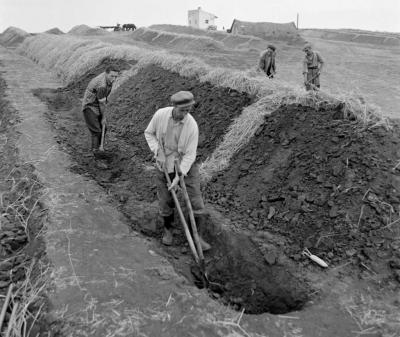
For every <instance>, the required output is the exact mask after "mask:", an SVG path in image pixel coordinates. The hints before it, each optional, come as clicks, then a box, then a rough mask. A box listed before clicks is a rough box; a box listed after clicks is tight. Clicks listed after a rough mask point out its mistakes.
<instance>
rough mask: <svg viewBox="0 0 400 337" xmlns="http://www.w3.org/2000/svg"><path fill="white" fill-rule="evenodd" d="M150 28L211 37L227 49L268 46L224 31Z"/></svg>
mask: <svg viewBox="0 0 400 337" xmlns="http://www.w3.org/2000/svg"><path fill="white" fill-rule="evenodd" d="M150 28H151V29H155V30H160V31H165V32H171V33H178V34H185V35H192V36H193V37H196V36H204V37H209V38H212V39H213V40H215V41H218V42H220V43H221V44H223V46H224V47H225V48H227V49H234V50H235V49H242V50H249V49H257V50H264V49H266V48H267V46H268V42H267V41H265V40H264V39H261V38H259V37H256V36H250V35H241V34H229V33H227V32H223V31H207V30H204V29H197V28H193V27H187V26H178V25H152V26H150Z"/></svg>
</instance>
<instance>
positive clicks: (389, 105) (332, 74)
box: [0, 25, 400, 118]
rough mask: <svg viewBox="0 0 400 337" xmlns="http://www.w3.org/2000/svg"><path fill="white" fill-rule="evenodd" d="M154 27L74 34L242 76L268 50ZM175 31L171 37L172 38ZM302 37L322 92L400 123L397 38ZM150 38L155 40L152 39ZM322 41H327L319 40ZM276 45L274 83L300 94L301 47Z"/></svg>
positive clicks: (234, 39) (309, 33) (254, 42)
mask: <svg viewBox="0 0 400 337" xmlns="http://www.w3.org/2000/svg"><path fill="white" fill-rule="evenodd" d="M153 27H154V28H157V29H158V31H154V30H151V29H150V30H146V29H142V30H143V32H141V31H140V30H139V32H133V33H132V32H104V33H103V34H99V33H98V32H97V31H96V32H97V34H95V35H91V34H89V33H90V27H86V26H85V27H83V26H82V27H78V28H80V29H81V30H83V28H85V31H84V32H83V33H79V30H78V31H77V32H76V33H75V34H77V35H79V37H80V38H84V39H88V40H100V41H103V42H107V43H112V44H116V45H127V44H128V45H135V46H138V47H141V48H145V49H150V50H163V49H167V50H168V51H170V52H173V53H177V54H180V55H186V56H191V57H196V58H199V59H201V60H203V61H204V62H205V63H207V64H208V65H211V66H213V67H225V68H230V69H235V70H243V71H246V70H252V69H255V67H256V65H257V63H258V58H259V54H260V52H261V51H262V50H263V49H264V48H265V44H268V41H264V40H262V41H264V42H262V43H260V41H261V39H259V38H253V37H249V38H248V39H247V38H246V37H243V36H241V35H239V36H234V35H232V36H231V35H230V34H227V33H225V32H206V34H204V31H201V30H198V29H187V27H183V28H182V32H184V34H182V36H181V37H179V34H178V31H179V29H178V30H177V27H178V28H179V26H169V25H167V26H166V28H165V29H167V30H168V32H167V31H165V34H163V31H160V30H161V29H162V28H163V25H156V26H153ZM12 29H14V28H12ZM12 29H11V30H12ZM171 30H172V31H173V32H172V35H171ZM12 32H13V31H12ZM12 32H11V33H12ZM18 32H19V31H18ZM327 32H328V33H329V34H330V35H329V36H325V35H321V34H326V33H327ZM11 33H10V34H11ZM22 33H23V34H22ZM301 33H302V35H303V38H304V39H306V40H307V41H309V42H311V43H312V44H313V45H314V49H315V50H318V51H319V52H320V53H321V55H322V56H323V58H324V59H325V61H326V67H325V70H324V72H323V74H322V76H321V85H322V90H324V91H327V92H328V93H331V94H335V95H347V94H356V95H358V96H362V97H363V98H364V99H365V100H366V102H367V103H369V104H375V105H377V106H378V107H380V108H381V110H382V112H383V113H384V114H385V115H387V116H390V117H397V118H400V83H399V82H400V81H399V80H400V47H398V46H392V45H387V44H386V45H385V44H382V41H386V42H387V41H389V40H390V39H398V38H399V36H400V35H399V34H395V33H376V32H364V31H360V30H337V31H335V30H329V31H328V30H321V29H319V30H318V29H315V30H310V29H308V30H304V31H302V32H301ZM7 34H8V30H7V31H6V32H5V33H4V34H2V37H1V38H2V39H3V40H4V39H5V40H6V41H5V42H7V41H8V40H9V36H8V35H10V34H8V35H7ZM13 34H14V35H16V36H14V35H13ZM13 34H11V35H12V36H13V39H14V40H15V39H16V38H18V39H20V40H21V41H22V40H23V39H24V38H25V35H28V34H27V33H26V32H23V31H21V32H20V34H19V35H18V34H16V33H13ZM343 34H356V35H360V36H362V35H363V36H375V38H373V39H371V40H370V42H371V41H372V42H374V41H377V40H376V39H377V38H379V40H378V41H379V43H367V42H368V41H365V40H361V41H359V42H346V41H337V40H334V39H336V38H341V37H342V35H343ZM67 35H68V34H67ZM153 35H154V36H153ZM152 36H153V38H151V37H152ZM176 36H178V38H176ZM191 36H193V41H190V37H191ZM321 36H325V37H326V38H321ZM154 37H155V38H154ZM138 38H139V40H138ZM213 39H214V40H215V41H216V45H217V46H218V48H214V50H212V49H210V48H209V46H207V48H204V49H202V48H201V43H200V42H202V43H203V44H204V42H207V41H208V40H210V41H213ZM385 39H386V40H385ZM200 40H201V41H200ZM18 41H19V40H17V42H18ZM182 41H183V42H184V43H182ZM188 41H189V42H190V43H188ZM196 41H199V44H200V46H198V45H195V44H196ZM249 41H250V42H251V43H250V42H249ZM3 42H4V41H3ZM228 42H229V43H228ZM0 43H2V41H0ZM235 43H236V45H235ZM273 43H274V44H275V45H276V47H277V59H276V63H277V76H276V78H275V79H274V80H273V81H277V82H279V83H280V84H283V85H285V84H289V85H291V86H294V87H298V88H301V87H302V86H303V79H302V74H301V72H302V59H303V57H304V53H303V52H302V50H301V46H299V45H291V44H288V43H287V42H284V41H281V42H280V41H273ZM205 45H207V43H206V44H205ZM250 46H251V47H250ZM244 47H245V48H244ZM266 80H267V79H266Z"/></svg>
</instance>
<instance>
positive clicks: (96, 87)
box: [82, 65, 119, 156]
mask: <svg viewBox="0 0 400 337" xmlns="http://www.w3.org/2000/svg"><path fill="white" fill-rule="evenodd" d="M118 74H119V69H117V68H116V67H115V66H112V65H110V66H107V68H106V70H105V72H103V73H101V74H100V75H98V76H96V77H95V78H93V79H92V80H91V81H90V82H89V84H88V86H87V88H86V91H85V95H84V97H83V102H82V111H83V117H84V118H85V122H86V125H87V127H88V129H89V131H90V135H91V150H92V151H93V154H94V155H95V156H96V155H97V153H98V150H99V147H100V141H101V131H102V126H103V125H106V123H107V119H106V116H107V112H106V106H107V103H108V100H107V98H108V96H109V95H110V93H111V89H112V85H113V83H114V81H115V80H116V78H117V77H118Z"/></svg>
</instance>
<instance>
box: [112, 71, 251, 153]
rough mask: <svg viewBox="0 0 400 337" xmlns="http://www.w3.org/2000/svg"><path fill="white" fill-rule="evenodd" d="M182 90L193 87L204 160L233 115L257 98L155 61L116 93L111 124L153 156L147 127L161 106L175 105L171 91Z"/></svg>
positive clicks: (113, 100)
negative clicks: (168, 67)
mask: <svg viewBox="0 0 400 337" xmlns="http://www.w3.org/2000/svg"><path fill="white" fill-rule="evenodd" d="M180 90H188V91H191V92H192V93H193V95H194V97H195V100H196V104H195V106H194V110H193V113H192V115H193V117H194V118H195V119H196V121H197V124H198V125H199V131H200V138H199V147H198V158H199V159H200V160H202V159H205V157H206V156H208V155H210V154H211V153H212V151H213V150H214V149H215V147H216V146H217V144H218V143H219V142H220V141H221V139H222V136H223V135H224V133H225V131H226V129H227V127H228V126H229V124H230V123H231V121H232V119H233V118H235V117H237V116H238V115H239V114H240V113H241V112H242V110H243V108H244V107H246V106H248V105H250V104H252V102H253V98H252V97H249V95H248V94H246V93H240V92H238V91H236V90H232V89H228V88H220V87H215V86H213V85H212V84H210V83H207V82H206V83H202V82H199V81H198V80H196V79H194V78H183V77H181V76H180V75H179V74H177V73H173V72H170V71H167V70H165V69H163V68H161V67H158V66H155V65H151V66H148V67H146V68H145V69H142V70H140V71H139V72H138V74H137V75H136V76H134V77H133V78H131V79H130V80H129V81H128V82H126V83H125V84H124V85H123V88H119V89H118V90H117V92H116V93H115V95H114V96H113V98H112V104H111V106H110V116H111V118H110V125H111V126H112V127H113V128H114V130H116V132H118V135H119V136H121V137H122V138H124V139H126V140H128V141H129V142H130V143H132V144H135V147H136V148H137V153H136V154H137V155H139V156H140V157H141V158H142V159H146V158H149V155H150V156H151V154H149V149H148V146H147V143H146V141H145V139H144V136H143V132H144V130H145V128H146V127H147V125H148V123H149V122H150V120H151V118H152V116H153V115H154V113H155V112H156V110H157V109H160V108H163V107H166V106H171V103H170V100H169V99H170V97H171V95H172V94H174V93H175V92H177V91H180Z"/></svg>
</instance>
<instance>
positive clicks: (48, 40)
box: [18, 34, 386, 177]
mask: <svg viewBox="0 0 400 337" xmlns="http://www.w3.org/2000/svg"><path fill="white" fill-rule="evenodd" d="M18 51H19V52H20V53H22V54H24V55H26V56H28V57H30V58H31V59H33V60H34V61H36V62H37V63H38V64H39V65H41V66H43V67H44V68H46V69H48V70H51V71H54V72H56V73H57V75H59V76H60V77H61V78H62V79H63V80H64V81H65V82H66V84H68V83H71V82H73V81H74V80H76V79H78V78H79V77H80V76H82V75H83V74H85V73H86V72H87V71H88V70H90V69H92V68H94V67H95V66H97V65H98V64H100V63H101V62H102V61H103V60H104V59H107V58H108V59H123V60H127V61H130V60H135V61H137V64H136V65H135V66H134V67H133V68H132V69H130V70H128V71H127V72H125V73H124V74H123V76H122V77H121V79H120V81H119V83H117V85H116V86H115V88H116V89H117V87H118V86H119V85H123V81H124V80H126V79H127V78H129V77H130V76H134V75H135V73H136V72H137V71H138V70H139V69H141V68H143V67H146V66H147V65H150V64H155V65H158V66H160V67H162V68H164V69H166V70H168V71H171V72H176V73H178V74H179V75H180V76H182V77H194V78H196V79H198V80H199V81H200V82H209V83H211V84H212V85H214V86H217V87H226V88H231V89H235V90H237V91H240V92H246V93H248V94H249V95H252V96H256V97H257V101H256V102H255V103H254V104H252V105H250V106H248V107H247V108H245V109H244V110H243V113H242V114H241V115H240V116H239V117H237V118H236V119H235V120H234V121H233V122H232V124H231V125H230V127H229V128H228V130H227V132H226V134H225V135H224V138H223V141H222V142H221V143H220V145H219V146H218V147H217V149H216V150H215V151H214V153H213V154H212V155H211V156H210V158H208V159H207V160H206V161H205V163H204V164H203V174H204V175H205V176H207V177H210V176H211V175H212V174H213V173H215V172H216V171H218V170H221V169H223V168H225V167H226V166H227V165H228V164H229V160H230V158H231V156H232V155H233V154H234V153H235V152H236V151H237V150H238V149H240V148H241V147H242V146H243V145H245V144H246V143H247V142H248V141H249V139H250V138H251V137H252V136H253V135H254V133H255V131H256V130H257V128H258V127H259V125H260V124H261V123H262V121H263V116H264V115H266V114H269V113H271V112H272V111H274V110H276V109H277V108H278V107H279V106H281V105H284V104H292V103H297V104H302V105H305V106H312V107H321V106H329V107H332V106H337V105H338V104H340V103H341V104H342V105H343V107H344V109H345V110H346V111H347V112H351V113H352V114H354V115H355V116H356V117H357V118H358V119H360V120H362V121H363V122H373V123H386V120H385V119H383V118H382V117H381V116H380V115H379V113H378V111H377V110H376V109H375V108H373V107H370V106H367V105H366V104H364V102H362V101H361V100H360V98H358V97H342V98H337V97H333V96H331V95H329V94H327V93H324V92H318V93H307V92H305V91H304V89H302V88H301V87H294V86H289V85H287V84H286V83H284V82H282V81H279V80H276V81H269V80H267V79H266V78H265V76H264V75H262V74H260V73H257V72H254V71H247V72H241V71H232V70H230V69H225V68H212V67H210V66H208V65H206V64H205V63H204V62H202V61H201V60H199V59H196V58H188V57H183V56H179V55H174V54H171V53H167V52H159V51H157V52H154V51H149V50H145V49H143V48H138V47H135V46H128V45H126V46H125V45H111V44H108V43H103V42H99V41H91V40H87V39H80V38H77V37H71V36H55V35H49V34H40V35H37V36H34V37H30V38H27V39H26V40H25V41H24V42H23V43H22V45H21V46H20V47H19V48H18Z"/></svg>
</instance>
